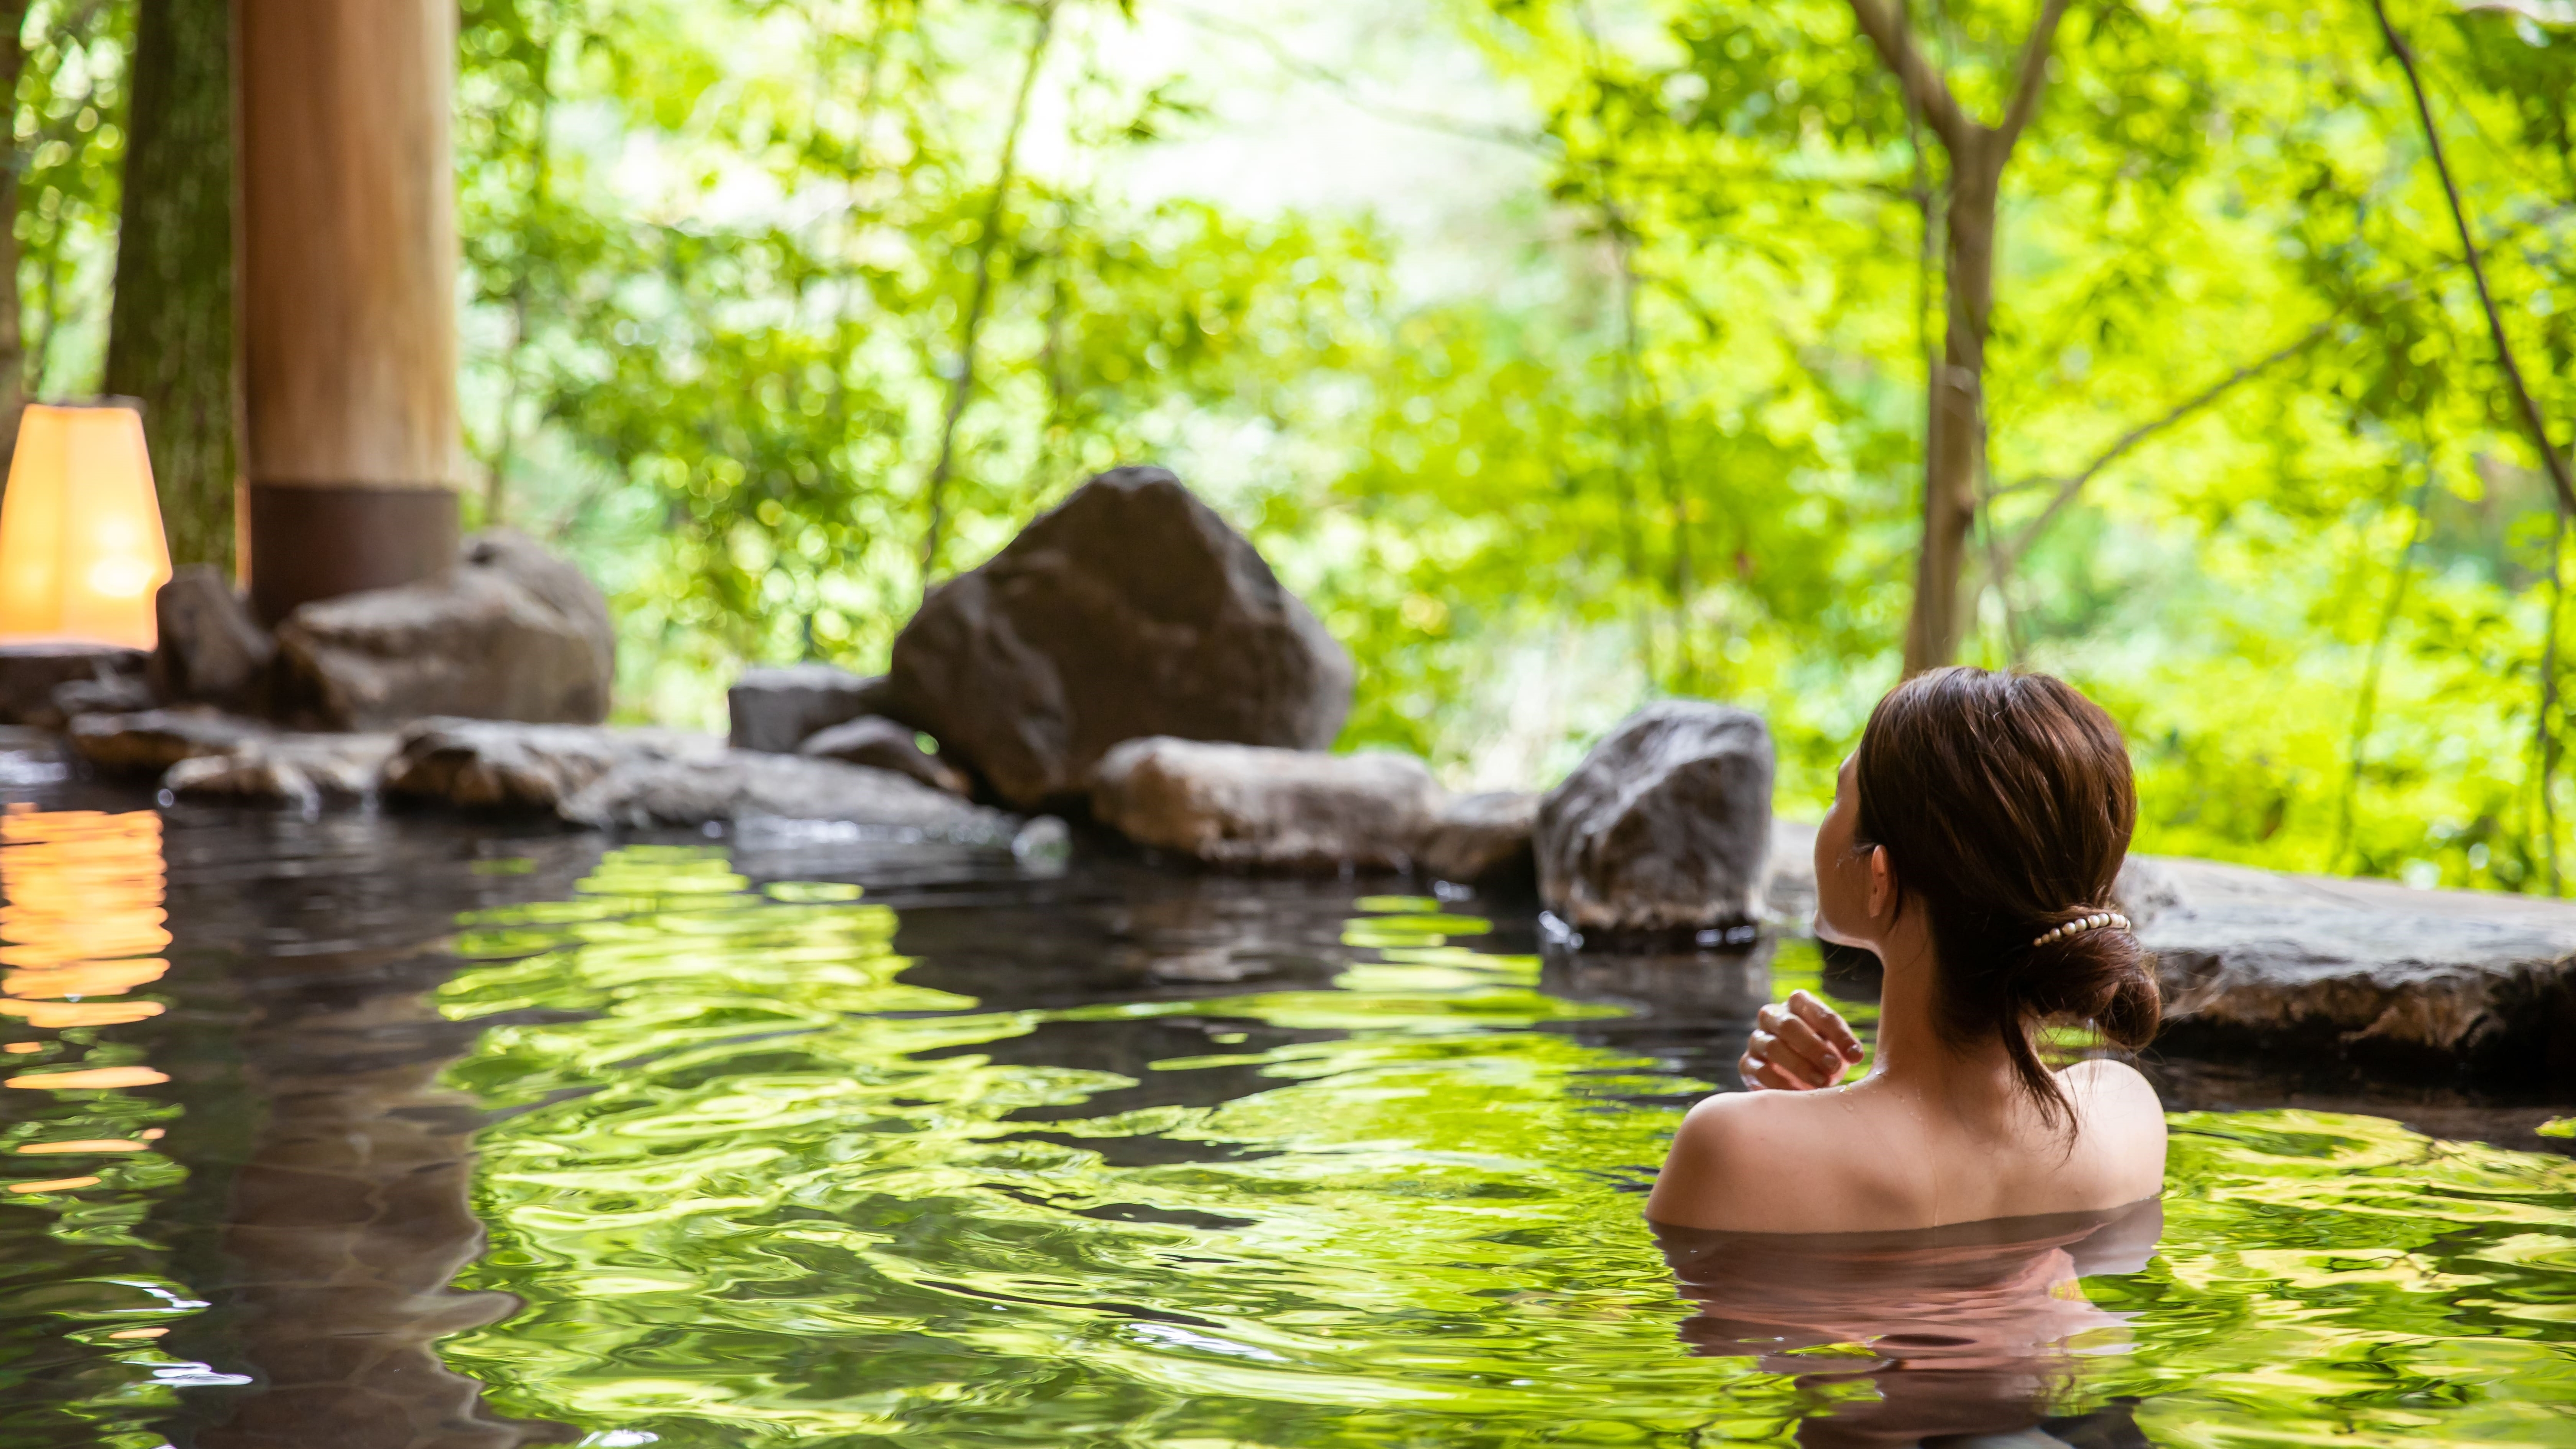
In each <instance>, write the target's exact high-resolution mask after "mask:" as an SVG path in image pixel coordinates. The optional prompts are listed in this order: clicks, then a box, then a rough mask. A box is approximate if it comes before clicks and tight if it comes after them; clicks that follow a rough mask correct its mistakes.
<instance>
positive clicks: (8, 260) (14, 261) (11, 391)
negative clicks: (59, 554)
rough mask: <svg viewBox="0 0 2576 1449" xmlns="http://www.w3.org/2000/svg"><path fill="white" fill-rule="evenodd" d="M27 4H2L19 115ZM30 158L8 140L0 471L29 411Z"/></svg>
mask: <svg viewBox="0 0 2576 1449" xmlns="http://www.w3.org/2000/svg"><path fill="white" fill-rule="evenodd" d="M27 5H28V0H0V96H6V97H7V98H8V100H9V108H8V114H9V115H10V116H11V117H12V118H13V119H14V118H15V117H16V115H17V114H18V73H19V72H20V71H22V70H24V69H26V65H27V46H26V41H25V39H24V37H25V34H26V29H27ZM25 165H26V158H25V157H24V156H22V155H20V154H18V138H17V135H16V134H15V132H12V133H11V135H10V136H9V165H8V167H7V168H6V170H5V171H0V470H5V469H6V468H7V466H8V459H9V458H10V456H11V455H12V454H13V453H15V452H16V451H17V446H18V413H19V410H20V409H22V408H24V407H25V406H26V405H27V344H26V341H25V339H24V338H23V337H22V336H21V335H20V334H19V331H18V228H17V220H18V173H19V172H20V171H21V170H23V169H25Z"/></svg>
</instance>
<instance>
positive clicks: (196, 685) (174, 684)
mask: <svg viewBox="0 0 2576 1449" xmlns="http://www.w3.org/2000/svg"><path fill="white" fill-rule="evenodd" d="M152 608H153V612H154V614H155V615H156V616H157V617H158V619H159V620H160V630H161V642H160V643H159V644H158V645H156V646H155V647H154V648H153V650H152V667H151V676H152V687H153V688H154V689H155V690H156V691H158V692H159V694H160V695H161V697H162V698H164V699H167V700H171V701H174V702H175V701H187V702H194V703H200V704H211V705H215V706H217V707H219V708H223V709H230V710H238V711H241V712H243V713H246V714H257V713H262V712H264V711H265V710H266V709H267V707H268V703H269V701H268V699H267V694H266V687H267V684H268V669H269V665H270V664H271V663H272V662H273V661H274V660H275V659H276V658H277V640H276V639H275V638H274V637H272V636H271V635H270V634H269V632H268V631H267V630H266V629H263V628H261V627H260V626H259V620H257V619H255V618H253V617H252V616H251V612H250V604H249V602H248V601H246V600H245V599H243V598H242V596H241V595H239V594H237V593H235V592H233V586H232V584H231V583H230V582H229V581H227V580H226V579H225V578H224V575H223V571H222V570H221V569H218V568H216V567H214V566H213V565H212V564H187V565H184V566H182V567H181V568H180V569H179V570H178V571H177V572H176V573H174V574H172V575H171V576H170V582H168V583H166V584H163V585H162V586H161V592H160V593H159V594H158V595H157V596H155V597H154V599H153V601H152Z"/></svg>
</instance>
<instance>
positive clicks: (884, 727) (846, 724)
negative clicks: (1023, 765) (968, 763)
mask: <svg viewBox="0 0 2576 1449" xmlns="http://www.w3.org/2000/svg"><path fill="white" fill-rule="evenodd" d="M917 735H918V732H917V731H915V730H913V729H911V728H909V727H907V726H904V725H899V724H896V723H895V722H894V721H893V720H890V719H884V718H881V717H879V716H877V715H862V716H860V717H859V718H857V719H853V720H843V721H842V722H841V723H839V724H836V725H831V726H828V727H826V728H824V729H821V730H818V731H816V732H815V733H814V734H812V735H810V736H808V737H807V738H806V740H805V743H803V744H802V745H799V746H797V748H796V753H798V754H800V755H804V756H806V757H807V758H809V759H818V760H839V761H840V762H841V763H843V764H845V765H866V766H867V767H869V768H870V769H875V770H892V771H894V772H895V773H896V774H898V775H908V776H910V777H912V778H913V779H915V780H919V781H920V782H921V783H923V784H925V785H928V786H930V787H931V788H933V789H936V790H945V791H947V792H948V793H949V794H951V795H964V794H967V793H969V791H970V790H971V788H972V787H971V786H969V785H968V784H967V781H966V777H965V776H964V775H962V774H959V773H958V772H957V769H956V767H954V766H952V765H950V764H949V763H948V762H947V761H945V760H942V759H940V758H939V757H938V756H937V755H934V754H931V753H929V752H928V751H926V750H924V749H922V747H921V741H920V740H919V738H918V737H917Z"/></svg>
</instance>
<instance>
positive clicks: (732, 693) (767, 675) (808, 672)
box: [725, 664, 909, 755]
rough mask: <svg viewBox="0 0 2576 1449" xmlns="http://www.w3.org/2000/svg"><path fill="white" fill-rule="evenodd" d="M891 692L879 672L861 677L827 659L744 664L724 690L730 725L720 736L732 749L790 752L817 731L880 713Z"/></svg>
mask: <svg viewBox="0 0 2576 1449" xmlns="http://www.w3.org/2000/svg"><path fill="white" fill-rule="evenodd" d="M891 695H892V691H891V690H890V689H889V688H888V686H887V683H886V680H885V677H884V676H883V675H877V676H874V677H863V676H860V675H856V674H852V673H851V672H850V671H848V670H846V669H835V668H833V667H832V666H831V665H829V664H788V665H779V666H774V667H768V668H761V669H746V670H744V671H743V672H742V678H740V679H738V680H736V681H734V685H733V688H731V689H728V690H726V691H725V712H726V714H727V715H729V716H730V723H731V725H732V729H731V732H730V733H729V734H728V735H727V736H726V739H727V742H728V743H730V744H731V745H732V746H733V747H734V748H735V749H737V750H772V751H775V752H777V753H779V754H782V755H787V754H794V753H795V752H796V747H797V746H798V745H801V744H803V743H804V742H805V741H806V740H808V739H810V738H812V737H813V736H814V735H815V734H816V733H818V732H819V731H822V730H826V729H829V728H831V727H832V726H833V725H836V724H840V723H842V722H843V721H845V720H853V719H857V718H858V717H859V716H861V715H866V714H876V713H879V712H881V711H882V710H883V709H884V708H885V707H886V705H887V704H888V702H889V701H890V698H891ZM907 733H909V732H907Z"/></svg>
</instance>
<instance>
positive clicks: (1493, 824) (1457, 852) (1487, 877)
mask: <svg viewBox="0 0 2576 1449" xmlns="http://www.w3.org/2000/svg"><path fill="white" fill-rule="evenodd" d="M1538 802H1539V797H1538V796H1536V795H1532V794H1529V793H1527V792H1525V791H1520V790H1495V791H1489V792H1487V793H1485V794H1481V795H1455V796H1451V797H1450V798H1448V799H1446V800H1443V801H1442V802H1440V807H1439V809H1438V810H1437V811H1435V812H1434V813H1433V816H1432V820H1431V828H1430V829H1429V830H1428V831H1426V832H1425V833H1424V834H1423V837H1422V844H1421V847H1420V850H1419V852H1418V854H1419V856H1420V859H1419V860H1418V862H1417V864H1419V866H1420V867H1421V869H1422V870H1423V872H1424V873H1425V874H1427V875H1430V876H1431V877H1433V878H1434V879H1437V880H1445V881H1454V882H1457V883H1458V884H1461V885H1481V886H1485V887H1487V888H1488V889H1496V890H1500V889H1506V888H1508V889H1517V890H1520V891H1524V892H1525V891H1527V890H1529V888H1530V886H1531V883H1532V881H1533V879H1534V877H1533V874H1532V871H1533V862H1532V860H1531V857H1530V840H1531V837H1532V835H1533V833H1534V832H1535V831H1536V830H1537V828H1538Z"/></svg>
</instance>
